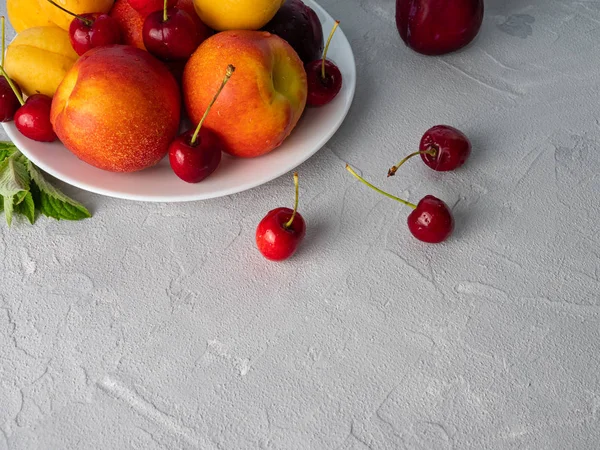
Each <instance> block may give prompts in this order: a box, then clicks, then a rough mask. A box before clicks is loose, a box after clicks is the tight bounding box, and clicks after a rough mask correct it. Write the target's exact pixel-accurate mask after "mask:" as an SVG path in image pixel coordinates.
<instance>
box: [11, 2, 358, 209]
mask: <svg viewBox="0 0 600 450" xmlns="http://www.w3.org/2000/svg"><path fill="white" fill-rule="evenodd" d="M304 2H305V3H306V4H307V5H309V6H310V7H311V8H313V9H314V10H315V11H316V13H317V14H318V16H319V19H320V20H321V23H322V25H323V33H324V34H325V36H327V35H328V34H329V31H330V30H331V28H332V27H333V24H334V21H333V19H332V18H331V16H329V14H327V12H326V11H325V10H324V9H323V8H321V7H320V6H319V5H318V4H316V3H315V2H314V1H312V0H304ZM327 56H328V58H330V59H331V60H332V61H335V63H336V64H337V65H338V67H339V68H340V70H341V72H342V76H343V86H342V90H341V91H340V93H339V94H338V96H337V97H336V98H335V99H334V101H333V102H331V103H330V104H329V105H326V106H324V107H321V108H307V110H306V112H305V114H304V116H303V118H302V119H301V120H300V122H299V124H298V126H297V127H296V129H295V130H294V131H293V132H292V134H291V135H290V137H289V138H288V139H286V141H285V142H284V143H283V145H282V146H281V147H279V148H278V149H276V150H275V151H273V152H271V153H269V154H267V155H264V156H261V157H259V158H254V159H237V158H232V157H229V156H226V155H224V157H223V160H222V162H221V165H220V166H219V168H218V169H217V170H216V171H215V172H214V173H213V174H212V175H211V176H210V177H209V178H207V179H206V180H204V181H203V182H201V183H198V184H188V183H185V182H183V181H182V180H180V179H179V178H177V176H176V175H175V174H174V173H173V172H172V170H171V167H170V166H169V161H168V158H164V159H163V160H162V161H161V162H160V163H159V164H158V165H157V166H155V167H152V168H150V169H146V170H143V171H141V172H136V173H132V174H117V173H111V172H106V171H103V170H100V169H96V168H95V167H92V166H90V165H88V164H86V163H84V162H83V161H81V160H79V159H78V158H77V157H75V156H74V155H73V154H72V153H71V152H70V151H68V150H67V149H66V148H65V147H64V146H63V145H62V144H61V143H60V142H54V143H52V144H45V143H41V142H35V141H32V140H30V139H27V138H25V137H23V136H22V135H21V134H20V133H19V132H18V131H17V129H16V128H15V126H14V123H13V122H9V123H3V124H2V125H3V126H4V129H5V130H6V133H7V134H8V137H9V138H10V139H11V140H12V141H13V142H14V143H15V145H16V146H17V147H18V148H19V149H20V150H21V151H22V152H23V154H24V155H25V156H27V157H28V158H29V159H30V160H31V161H33V162H34V163H35V164H36V165H37V166H39V167H40V168H41V169H43V170H44V171H46V172H48V173H49V174H51V175H53V176H55V177H56V178H58V179H60V180H62V181H64V182H66V183H69V184H72V185H73V186H77V187H79V188H81V189H85V190H87V191H91V192H95V193H98V194H103V195H108V196H111V197H117V198H124V199H129V200H140V201H151V202H182V201H191V200H203V199H208V198H214V197H221V196H224V195H230V194H234V193H236V192H241V191H245V190H247V189H251V188H254V187H256V186H260V185H261V184H264V183H266V182H268V181H271V180H273V179H275V178H277V177H279V176H281V175H283V174H285V173H287V172H289V171H290V170H292V169H294V168H295V167H297V166H298V165H300V164H301V163H303V162H304V161H306V160H307V159H308V158H310V157H311V156H312V155H314V154H315V153H316V152H317V151H318V150H319V149H320V148H321V147H323V145H325V143H326V142H327V141H328V140H329V139H330V138H331V136H333V134H334V133H335V132H336V131H337V129H338V128H339V126H340V125H341V124H342V122H343V121H344V118H345V117H346V114H347V113H348V110H349V109H350V105H351V103H352V98H353V97H354V90H355V86H356V66H355V62H354V55H353V53H352V48H351V47H350V43H349V42H348V40H347V38H346V36H345V35H344V33H343V31H342V30H341V29H338V31H337V32H336V34H335V36H334V38H333V40H332V42H331V46H330V47H329V52H328V55H327Z"/></svg>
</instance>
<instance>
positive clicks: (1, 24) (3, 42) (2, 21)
mask: <svg viewBox="0 0 600 450" xmlns="http://www.w3.org/2000/svg"><path fill="white" fill-rule="evenodd" d="M4 22H5V19H4V16H2V17H0V26H1V27H2V64H0V65H1V66H2V67H4V52H5V51H6V37H5V36H6V33H5V32H6V26H5V23H4Z"/></svg>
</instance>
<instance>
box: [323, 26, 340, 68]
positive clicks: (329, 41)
mask: <svg viewBox="0 0 600 450" xmlns="http://www.w3.org/2000/svg"><path fill="white" fill-rule="evenodd" d="M339 25H340V21H339V20H336V21H335V23H334V24H333V29H332V30H331V33H329V38H327V44H326V45H325V50H324V51H323V61H322V62H321V78H322V79H325V59H326V58H327V51H328V50H329V44H330V43H331V38H333V34H334V33H335V30H337V27H338V26H339Z"/></svg>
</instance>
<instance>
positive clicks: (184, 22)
mask: <svg viewBox="0 0 600 450" xmlns="http://www.w3.org/2000/svg"><path fill="white" fill-rule="evenodd" d="M142 35H143V38H144V45H145V46H146V49H147V50H148V51H149V52H150V53H152V54H153V55H154V56H156V57H157V58H160V59H163V60H165V61H173V60H181V59H187V58H189V57H190V55H191V54H192V53H194V51H195V50H196V49H197V48H198V45H199V44H200V35H199V33H198V28H197V27H196V23H195V22H194V20H193V19H192V17H191V16H190V15H189V14H188V13H187V12H185V11H184V10H182V9H179V8H169V9H168V10H167V20H166V21H164V20H163V11H155V12H153V13H151V14H149V15H148V17H146V20H145V21H144V29H143V32H142Z"/></svg>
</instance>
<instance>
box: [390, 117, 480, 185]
mask: <svg viewBox="0 0 600 450" xmlns="http://www.w3.org/2000/svg"><path fill="white" fill-rule="evenodd" d="M470 154H471V141H469V138H468V137H467V136H466V135H465V134H464V133H463V132H462V131H460V130H457V129H456V128H454V127H451V126H449V125H436V126H434V127H431V128H430V129H429V130H427V131H426V132H425V133H424V134H423V137H422V138H421V142H420V143H419V151H417V152H414V153H411V154H410V155H408V156H407V157H406V158H404V159H403V160H402V161H400V162H399V163H398V164H397V165H395V166H393V167H392V168H391V169H390V170H389V171H388V177H391V176H393V175H394V174H395V173H396V171H397V170H398V168H399V167H400V166H401V165H402V164H404V163H405V162H406V161H408V160H409V159H411V158H412V157H414V156H417V155H420V156H421V159H422V160H423V162H424V163H425V165H427V166H428V167H429V168H431V169H433V170H435V171H436V172H447V171H450V170H455V169H458V168H459V167H461V166H462V165H463V164H464V163H465V162H466V161H467V159H468V158H469V155H470Z"/></svg>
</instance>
